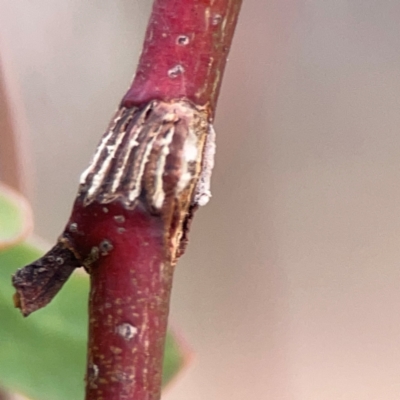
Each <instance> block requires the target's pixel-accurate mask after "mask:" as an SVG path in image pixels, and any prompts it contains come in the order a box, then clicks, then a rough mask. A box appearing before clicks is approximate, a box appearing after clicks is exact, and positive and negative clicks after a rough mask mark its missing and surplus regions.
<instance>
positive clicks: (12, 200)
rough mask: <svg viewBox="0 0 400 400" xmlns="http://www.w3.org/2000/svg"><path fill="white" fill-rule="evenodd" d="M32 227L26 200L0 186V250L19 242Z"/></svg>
mask: <svg viewBox="0 0 400 400" xmlns="http://www.w3.org/2000/svg"><path fill="white" fill-rule="evenodd" d="M31 226H32V215H31V210H30V207H29V205H28V203H27V202H26V200H25V199H24V198H23V197H22V196H20V195H18V194H17V193H16V192H14V191H13V190H11V189H10V188H8V187H7V186H5V185H3V184H0V248H5V247H8V246H11V245H14V244H15V243H17V242H19V241H20V240H22V239H23V237H24V236H26V235H27V234H28V233H29V231H30V229H31Z"/></svg>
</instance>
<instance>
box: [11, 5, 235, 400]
mask: <svg viewBox="0 0 400 400" xmlns="http://www.w3.org/2000/svg"><path fill="white" fill-rule="evenodd" d="M240 5H241V0H156V1H155V3H154V8H153V12H152V15H151V18H150V23H149V27H148V29H147V33H146V39H145V42H144V50H143V53H142V56H141V58H140V63H139V66H138V70H137V74H136V76H135V78H134V80H133V83H132V86H131V88H130V89H129V91H128V93H127V94H126V95H125V97H124V99H123V100H122V102H121V107H120V109H119V110H118V111H117V113H116V114H115V116H114V118H113V120H112V121H111V124H110V126H109V128H108V130H107V131H106V133H105V134H104V135H103V138H102V139H101V141H100V144H99V146H98V148H97V151H96V153H95V155H94V157H93V160H92V162H91V164H90V165H89V167H88V168H87V170H86V171H85V172H84V173H83V175H82V177H81V185H80V187H79V193H78V197H77V199H76V201H75V204H74V207H73V211H72V215H71V217H70V220H69V222H68V224H67V227H66V229H65V231H64V232H63V234H62V235H61V237H60V238H59V240H58V243H57V244H56V246H55V247H54V248H53V249H51V250H50V251H49V252H48V253H47V254H46V255H45V256H44V257H42V258H41V259H40V260H38V261H36V262H34V263H32V264H30V265H28V266H27V267H25V268H23V269H22V270H19V271H17V273H16V274H15V275H14V277H13V284H14V286H15V287H16V289H17V295H16V297H15V302H16V305H17V306H18V307H20V308H21V310H22V312H23V314H24V315H28V314H29V313H31V312H33V311H35V310H36V309H38V308H40V307H43V306H45V305H46V304H47V303H48V302H50V301H51V299H52V297H53V296H54V295H55V293H56V292H57V291H58V290H59V289H60V288H61V286H62V284H63V283H64V281H65V280H66V279H67V278H68V276H69V275H70V274H71V272H72V270H73V269H74V268H76V267H77V266H84V267H85V269H86V270H87V271H88V272H89V274H90V278H91V279H90V281H91V288H90V298H89V349H88V366H87V373H86V383H87V384H86V400H159V398H160V392H161V375H162V361H163V360H162V356H163V348H164V341H165V335H166V328H167V317H168V310H169V298H170V292H171V285H172V276H173V271H174V267H175V264H176V261H177V259H178V257H179V256H180V255H181V254H182V253H183V251H184V246H185V244H186V241H187V233H188V228H189V225H190V221H191V219H192V216H193V213H194V211H195V210H196V209H197V207H198V206H199V205H203V204H205V203H206V202H207V200H208V198H209V196H210V194H209V179H210V174H211V169H212V165H213V153H214V144H213V136H214V131H213V128H212V125H211V122H212V119H213V116H214V112H215V105H216V101H217V97H218V92H219V88H220V84H221V78H222V74H223V70H224V67H225V63H226V57H227V54H228V50H229V46H230V44H231V41H232V36H233V31H234V28H235V25H236V21H237V16H238V13H239V9H240Z"/></svg>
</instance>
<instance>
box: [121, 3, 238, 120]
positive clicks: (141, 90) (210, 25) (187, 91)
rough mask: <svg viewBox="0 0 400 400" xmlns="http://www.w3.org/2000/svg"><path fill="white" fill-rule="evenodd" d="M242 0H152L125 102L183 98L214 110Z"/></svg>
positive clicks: (129, 103) (126, 103) (141, 102)
mask: <svg viewBox="0 0 400 400" xmlns="http://www.w3.org/2000/svg"><path fill="white" fill-rule="evenodd" d="M240 6H241V0H214V1H213V0H155V2H154V6H153V12H152V14H151V17H150V22H149V25H148V28H147V32H146V37H145V41H144V48H143V52H142V55H141V57H140V62H139V66H138V69H137V72H136V75H135V78H134V80H133V82H132V86H131V88H130V89H129V90H128V93H127V94H126V95H125V97H124V98H123V100H122V105H124V106H126V107H129V106H132V105H140V104H143V103H146V102H148V101H149V100H152V99H160V100H166V101H168V100H172V99H179V98H186V99H188V100H191V101H192V102H193V103H195V104H197V105H202V106H203V105H206V104H207V105H208V106H209V108H210V111H211V113H212V114H213V113H214V109H215V105H216V101H217V98H218V94H219V89H220V86H221V80H222V75H223V72H224V69H225V64H226V60H227V55H228V51H229V48H230V45H231V42H232V38H233V33H234V30H235V26H236V22H237V17H238V15H239V10H240Z"/></svg>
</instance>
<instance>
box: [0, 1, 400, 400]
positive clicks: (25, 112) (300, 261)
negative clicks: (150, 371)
mask: <svg viewBox="0 0 400 400" xmlns="http://www.w3.org/2000/svg"><path fill="white" fill-rule="evenodd" d="M150 9H151V1H149V0H141V1H139V0H114V1H107V2H106V1H101V2H100V1H96V0H86V1H79V0H64V1H53V0H35V1H28V0H13V1H10V0H0V38H1V39H0V40H1V52H2V53H1V54H2V68H3V69H4V68H6V69H7V71H8V73H9V76H11V77H12V78H13V80H12V82H13V83H11V84H13V85H14V87H15V88H17V89H18V90H17V91H18V92H19V93H18V96H19V103H18V104H19V110H18V116H19V122H18V124H20V125H21V127H23V128H21V129H20V132H22V133H21V135H22V134H24V135H25V143H27V145H26V146H25V147H26V148H25V149H23V151H24V152H25V156H24V157H23V162H22V164H21V171H22V172H23V173H22V176H21V177H20V178H19V179H20V180H21V186H22V187H23V188H24V191H25V193H26V194H27V195H28V197H29V199H30V200H31V202H32V204H33V208H34V213H35V227H36V228H35V229H36V232H37V233H38V234H39V235H41V236H42V237H44V238H45V239H47V240H48V241H54V240H55V238H56V237H57V235H58V234H59V233H60V232H61V231H62V229H63V226H64V223H65V221H66V220H67V218H68V215H69V212H70V207H71V205H72V200H73V198H74V196H75V193H76V190H77V184H78V179H79V175H80V173H81V172H82V170H83V169H84V168H85V167H86V165H87V164H88V161H89V159H90V157H91V155H92V153H93V151H94V149H95V147H96V144H97V142H98V140H99V138H100V135H101V134H102V133H103V131H104V129H105V128H106V126H107V124H108V120H109V118H110V117H111V115H112V113H113V111H114V109H115V108H116V106H117V105H118V102H119V100H120V99H121V97H122V95H123V94H124V91H125V90H126V89H127V87H128V84H129V82H130V80H131V77H132V75H133V72H134V69H135V65H136V63H137V60H138V57H139V52H140V49H141V44H142V39H143V36H144V31H145V27H146V23H147V19H148V16H149V13H150ZM399 26H400V2H398V1H393V0H381V1H379V2H378V1H373V0H335V1H331V0H298V1H295V0H263V1H259V0H244V4H243V10H242V14H241V17H240V21H239V25H238V28H237V31H236V36H235V39H234V44H233V48H232V51H231V54H230V57H229V63H228V66H227V70H226V75H225V79H224V82H223V87H222V93H221V98H220V102H219V107H218V110H217V119H216V129H217V134H218V142H217V146H218V152H217V159H216V168H215V172H214V176H213V183H212V189H213V199H212V201H211V202H210V203H209V205H207V207H205V208H203V209H201V210H200V211H199V212H198V214H197V217H196V218H195V221H194V224H193V228H192V232H191V242H190V245H189V247H188V250H187V253H186V254H185V256H184V257H183V258H182V259H181V261H180V263H179V265H178V268H177V271H176V279H175V287H174V293H173V299H172V309H171V321H172V324H173V325H175V326H178V327H179V329H180V330H181V331H182V332H183V333H184V335H185V338H186V340H187V341H188V342H189V343H190V346H191V347H192V348H193V349H194V351H195V353H196V355H195V359H194V361H193V363H192V364H191V366H190V367H189V369H188V370H186V371H185V372H184V373H183V375H182V376H181V377H180V379H179V380H178V381H177V382H176V383H175V385H174V386H173V387H172V388H171V389H170V390H169V391H168V392H167V393H166V394H165V395H164V397H163V398H164V399H165V400H173V399H174V400H189V399H190V400H204V399H207V400H209V399H210V400H214V399H215V400H217V399H230V400H244V399H271V400H321V399H323V400H337V399H342V400H354V399H357V400H381V399H385V400H398V399H399V398H400V379H399V376H400V313H399V308H400V290H399V287H400V268H399V261H400V246H399V240H400V185H399V182H400V135H399V125H400V73H399V71H400V28H399ZM18 96H16V97H18ZM16 101H17V99H16ZM0 134H1V133H0ZM6 156H7V154H5V151H4V147H3V152H2V157H3V164H2V167H1V168H2V169H1V173H2V175H3V176H5V175H7V163H5V162H4V160H5V157H6ZM8 156H11V155H8Z"/></svg>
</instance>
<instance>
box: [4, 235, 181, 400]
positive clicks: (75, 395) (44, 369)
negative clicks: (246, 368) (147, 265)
mask: <svg viewBox="0 0 400 400" xmlns="http://www.w3.org/2000/svg"><path fill="white" fill-rule="evenodd" d="M42 253H43V252H42V251H40V250H38V249H37V248H36V247H34V246H33V245H31V244H29V243H26V242H24V243H22V244H20V245H18V246H15V247H13V248H11V249H8V250H5V251H2V252H0V316H1V323H0V384H1V385H2V386H3V387H5V388H7V389H8V390H12V391H17V392H20V393H22V394H24V395H26V396H28V397H30V398H32V399H35V400H71V399H83V397H84V395H83V393H84V381H83V377H84V373H85V363H86V340H87V300H88V299H87V298H88V289H89V281H88V279H87V277H86V276H84V275H81V274H73V276H72V277H71V278H70V280H69V281H68V282H67V283H66V284H65V286H64V288H63V289H62V290H61V292H60V293H59V294H58V295H57V296H56V298H55V299H54V300H53V301H52V303H51V304H50V305H48V306H47V307H46V308H44V309H42V310H39V311H37V312H35V313H34V314H32V315H31V316H29V318H27V319H24V318H23V317H22V315H21V314H20V313H19V311H18V310H17V309H15V308H14V307H13V304H12V295H13V292H14V289H13V288H12V286H11V274H12V273H14V272H15V270H16V269H17V268H19V267H22V266H24V265H26V264H28V263H30V262H32V261H33V260H35V259H37V258H39V257H40V256H41V255H42ZM183 364H184V352H183V350H182V349H181V348H180V345H179V344H178V342H177V340H176V339H175V337H174V335H173V334H171V333H169V334H168V337H167V343H166V350H165V360H164V376H163V383H164V384H166V383H168V382H169V381H170V380H171V379H172V378H173V377H174V376H175V375H176V373H177V372H178V371H179V370H180V369H181V368H182V366H183Z"/></svg>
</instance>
